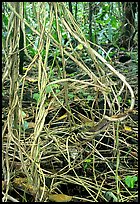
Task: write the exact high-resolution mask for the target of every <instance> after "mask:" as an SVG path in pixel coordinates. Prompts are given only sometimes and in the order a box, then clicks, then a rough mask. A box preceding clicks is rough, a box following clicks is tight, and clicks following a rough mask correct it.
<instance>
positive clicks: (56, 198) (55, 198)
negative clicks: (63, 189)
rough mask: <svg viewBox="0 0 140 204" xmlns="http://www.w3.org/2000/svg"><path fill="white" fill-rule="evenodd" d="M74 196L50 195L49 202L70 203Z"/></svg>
mask: <svg viewBox="0 0 140 204" xmlns="http://www.w3.org/2000/svg"><path fill="white" fill-rule="evenodd" d="M71 199H72V196H68V195H65V194H50V195H49V200H50V201H52V202H69V201H71Z"/></svg>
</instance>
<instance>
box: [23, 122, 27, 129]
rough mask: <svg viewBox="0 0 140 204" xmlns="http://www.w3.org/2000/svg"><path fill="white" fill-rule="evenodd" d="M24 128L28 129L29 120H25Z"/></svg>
mask: <svg viewBox="0 0 140 204" xmlns="http://www.w3.org/2000/svg"><path fill="white" fill-rule="evenodd" d="M23 128H24V130H27V129H28V122H27V121H24V123H23Z"/></svg>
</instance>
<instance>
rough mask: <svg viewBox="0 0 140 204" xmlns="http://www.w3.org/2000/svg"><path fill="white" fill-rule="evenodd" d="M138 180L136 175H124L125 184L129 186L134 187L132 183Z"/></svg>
mask: <svg viewBox="0 0 140 204" xmlns="http://www.w3.org/2000/svg"><path fill="white" fill-rule="evenodd" d="M137 180H138V177H137V176H126V177H125V184H126V185H127V186H128V187H129V188H134V184H135V182H136V181H137Z"/></svg>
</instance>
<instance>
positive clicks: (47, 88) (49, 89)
mask: <svg viewBox="0 0 140 204" xmlns="http://www.w3.org/2000/svg"><path fill="white" fill-rule="evenodd" d="M51 91H52V89H51V86H50V85H49V86H47V87H46V94H48V93H50V92H51Z"/></svg>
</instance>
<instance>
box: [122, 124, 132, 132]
mask: <svg viewBox="0 0 140 204" xmlns="http://www.w3.org/2000/svg"><path fill="white" fill-rule="evenodd" d="M124 130H125V131H128V132H131V131H132V128H131V127H129V126H126V125H124Z"/></svg>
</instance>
